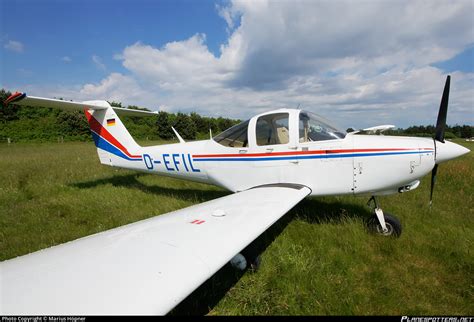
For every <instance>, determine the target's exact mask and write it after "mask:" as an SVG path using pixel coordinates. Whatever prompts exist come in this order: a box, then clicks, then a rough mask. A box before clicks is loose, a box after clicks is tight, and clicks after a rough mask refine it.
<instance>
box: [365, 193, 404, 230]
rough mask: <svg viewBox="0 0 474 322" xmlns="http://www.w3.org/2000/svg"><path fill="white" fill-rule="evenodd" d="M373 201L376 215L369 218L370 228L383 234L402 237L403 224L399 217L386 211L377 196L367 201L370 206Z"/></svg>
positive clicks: (368, 225)
mask: <svg viewBox="0 0 474 322" xmlns="http://www.w3.org/2000/svg"><path fill="white" fill-rule="evenodd" d="M371 202H373V210H374V215H373V216H371V217H369V219H368V220H367V227H368V228H369V230H370V231H372V232H375V233H377V234H379V235H382V236H391V237H400V235H401V234H402V224H401V223H400V221H399V220H398V219H397V217H395V216H392V215H391V214H389V213H384V212H383V211H382V209H381V208H380V206H379V203H378V201H377V198H376V197H375V196H372V197H371V198H370V199H369V201H368V202H367V205H368V206H369V207H370V205H371Z"/></svg>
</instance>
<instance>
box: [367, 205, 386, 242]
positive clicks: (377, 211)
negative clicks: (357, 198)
mask: <svg viewBox="0 0 474 322" xmlns="http://www.w3.org/2000/svg"><path fill="white" fill-rule="evenodd" d="M371 201H373V202H374V205H373V210H374V212H375V216H377V219H378V221H379V223H380V226H381V227H382V232H383V233H386V232H388V228H387V225H386V224H385V216H384V214H383V210H382V208H380V207H379V202H378V200H377V197H375V196H372V197H371V198H370V199H369V201H368V202H367V205H368V206H369V207H370V203H371Z"/></svg>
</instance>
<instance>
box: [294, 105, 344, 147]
mask: <svg viewBox="0 0 474 322" xmlns="http://www.w3.org/2000/svg"><path fill="white" fill-rule="evenodd" d="M299 132H300V142H311V141H325V140H335V139H343V138H344V137H345V136H346V133H345V132H344V131H341V130H338V129H337V128H336V127H335V126H333V125H331V124H330V123H329V121H327V120H326V119H324V118H322V117H321V116H319V115H316V114H313V113H308V112H304V111H301V112H300V122H299Z"/></svg>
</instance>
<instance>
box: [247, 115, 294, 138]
mask: <svg viewBox="0 0 474 322" xmlns="http://www.w3.org/2000/svg"><path fill="white" fill-rule="evenodd" d="M288 116H289V114H288V113H276V114H269V115H263V116H260V117H259V118H258V120H257V126H256V128H255V130H256V133H255V134H256V138H257V145H260V146H261V145H274V144H286V143H288V142H289V141H290V136H289V132H288Z"/></svg>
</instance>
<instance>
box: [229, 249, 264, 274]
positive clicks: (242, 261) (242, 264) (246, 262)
mask: <svg viewBox="0 0 474 322" xmlns="http://www.w3.org/2000/svg"><path fill="white" fill-rule="evenodd" d="M245 255H247V256H245ZM260 263H261V258H260V255H257V256H249V254H242V253H238V254H237V255H235V256H234V257H233V258H232V259H231V260H230V265H232V267H233V268H235V269H237V270H239V271H245V270H246V269H247V268H248V269H250V270H251V271H252V272H256V271H257V270H258V269H259V268H260Z"/></svg>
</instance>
